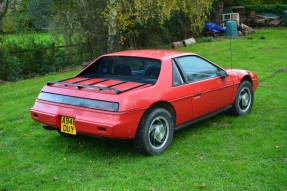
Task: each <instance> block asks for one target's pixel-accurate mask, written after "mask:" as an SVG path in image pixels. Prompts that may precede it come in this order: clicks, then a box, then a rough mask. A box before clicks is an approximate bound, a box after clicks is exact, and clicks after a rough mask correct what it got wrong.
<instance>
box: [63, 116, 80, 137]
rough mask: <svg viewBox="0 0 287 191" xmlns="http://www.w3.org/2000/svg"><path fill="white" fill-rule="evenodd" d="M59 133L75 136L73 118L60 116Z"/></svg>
mask: <svg viewBox="0 0 287 191" xmlns="http://www.w3.org/2000/svg"><path fill="white" fill-rule="evenodd" d="M61 132H63V133H68V134H72V135H76V126H75V118H72V117H66V116H62V117H61Z"/></svg>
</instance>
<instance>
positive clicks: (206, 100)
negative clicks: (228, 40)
mask: <svg viewBox="0 0 287 191" xmlns="http://www.w3.org/2000/svg"><path fill="white" fill-rule="evenodd" d="M176 63H177V65H178V67H179V68H180V70H181V71H182V75H183V77H184V79H185V81H186V83H188V84H189V86H188V89H189V90H188V91H189V92H190V94H191V96H192V119H196V118H199V117H202V116H204V115H207V114H209V113H212V112H214V111H217V110H220V109H222V108H224V107H226V106H228V105H231V101H232V100H231V99H232V94H233V81H232V79H231V77H230V76H228V75H227V73H226V72H225V71H224V70H223V69H222V68H220V67H218V66H216V65H215V64H213V63H211V62H209V61H207V60H205V59H203V58H201V57H199V56H196V55H192V56H184V57H179V58H177V59H176Z"/></svg>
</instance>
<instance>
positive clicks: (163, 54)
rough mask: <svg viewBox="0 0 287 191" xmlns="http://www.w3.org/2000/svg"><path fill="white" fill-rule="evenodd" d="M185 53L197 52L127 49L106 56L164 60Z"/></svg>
mask: <svg viewBox="0 0 287 191" xmlns="http://www.w3.org/2000/svg"><path fill="white" fill-rule="evenodd" d="M185 55H195V54H193V53H190V52H183V51H176V50H127V51H121V52H114V53H110V54H106V55H104V56H131V57H143V58H153V59H159V60H163V59H166V58H174V57H179V56H185Z"/></svg>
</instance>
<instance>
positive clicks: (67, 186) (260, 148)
mask: <svg viewBox="0 0 287 191" xmlns="http://www.w3.org/2000/svg"><path fill="white" fill-rule="evenodd" d="M230 45H231V46H230ZM230 47H231V48H232V63H233V64H232V65H233V68H241V69H248V70H251V71H253V72H255V73H257V74H258V75H259V78H260V80H261V82H260V86H259V88H258V90H257V92H256V93H255V103H254V106H253V110H252V112H251V113H250V114H249V115H246V116H242V117H234V116H230V115H228V114H221V115H218V116H216V117H213V118H211V119H209V120H206V121H204V122H201V123H198V124H196V125H194V126H191V127H190V128H186V129H184V130H181V131H179V132H177V133H176V134H175V136H174V141H173V143H172V145H171V147H170V148H169V149H168V150H167V151H166V152H164V153H163V154H161V155H158V156H153V157H147V156H142V155H139V154H136V153H135V152H134V150H133V148H132V144H131V142H130V141H117V140H104V139H97V138H87V137H82V136H79V137H72V138H67V137H62V136H60V135H59V134H58V133H57V132H51V131H46V130H44V129H43V128H42V127H41V124H39V123H36V122H34V121H32V120H31V118H30V114H29V110H30V108H31V107H32V106H33V103H34V101H35V98H36V97H37V95H38V93H39V91H40V90H41V88H42V87H43V85H44V84H45V83H46V82H47V81H50V80H60V79H64V78H68V77H70V76H72V75H74V74H76V73H77V72H78V71H71V72H67V73H61V74H52V75H48V76H44V77H40V78H36V79H31V80H24V81H20V82H16V83H6V84H4V85H1V86H0V108H1V109H0V156H1V160H0V190H240V191H241V190H252V191H253V190H258V191H261V190H276V191H277V190H282V191H283V190H286V189H287V131H286V130H287V129H286V128H287V97H286V92H287V62H286V61H287V29H286V28H277V29H264V30H259V31H258V32H257V33H256V34H253V35H249V36H248V38H247V37H245V38H237V39H234V40H232V41H231V42H230V40H219V41H215V42H207V43H200V44H196V45H195V46H192V47H187V48H184V50H186V51H192V52H196V53H198V54H200V55H202V56H204V57H206V58H208V59H210V60H212V61H214V62H215V63H218V64H219V65H221V66H224V67H230V60H231V59H230V55H231V54H230Z"/></svg>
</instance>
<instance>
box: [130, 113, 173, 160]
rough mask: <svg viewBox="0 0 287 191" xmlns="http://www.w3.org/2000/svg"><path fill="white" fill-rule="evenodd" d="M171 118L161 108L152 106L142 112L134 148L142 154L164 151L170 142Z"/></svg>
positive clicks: (171, 132)
mask: <svg viewBox="0 0 287 191" xmlns="http://www.w3.org/2000/svg"><path fill="white" fill-rule="evenodd" d="M173 133H174V124H173V119H172V117H171V115H170V113H169V112H168V111H167V110H166V109H163V108H153V109H151V110H149V111H148V112H147V113H145V114H144V117H143V118H142V120H141V122H140V124H139V127H138V131H137V134H136V137H135V140H134V148H135V149H136V150H137V151H138V152H140V153H144V154H148V155H155V154H160V153H162V152H164V151H165V150H166V149H167V148H168V147H169V145H170V144H171V142H172V139H173Z"/></svg>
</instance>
